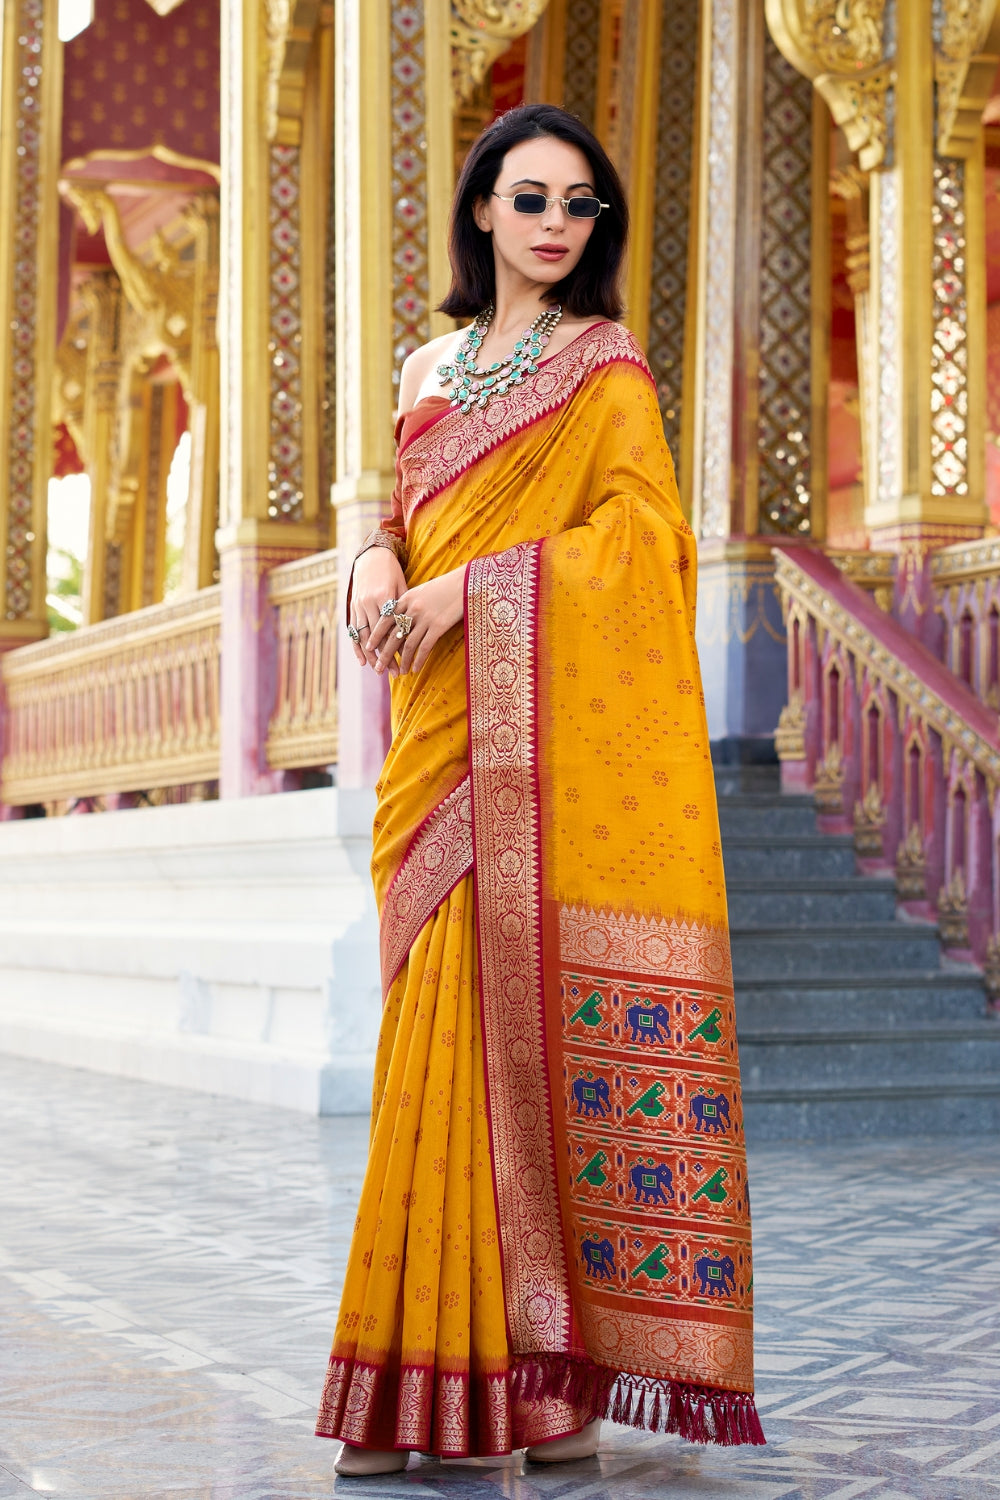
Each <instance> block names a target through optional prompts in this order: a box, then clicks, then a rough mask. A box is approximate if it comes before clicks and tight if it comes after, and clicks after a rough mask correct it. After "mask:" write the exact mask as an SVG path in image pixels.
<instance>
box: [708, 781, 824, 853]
mask: <svg viewBox="0 0 1000 1500" xmlns="http://www.w3.org/2000/svg"><path fill="white" fill-rule="evenodd" d="M719 826H720V827H721V829H722V838H723V842H725V840H726V839H727V838H730V837H736V838H764V839H770V838H771V837H772V836H773V835H774V834H776V833H777V834H786V835H788V834H800V835H805V836H808V835H809V834H815V833H816V831H817V830H816V804H815V802H814V801H813V799H812V798H811V797H783V796H781V795H780V793H779V794H778V795H777V796H764V797H755V796H731V797H720V798H719Z"/></svg>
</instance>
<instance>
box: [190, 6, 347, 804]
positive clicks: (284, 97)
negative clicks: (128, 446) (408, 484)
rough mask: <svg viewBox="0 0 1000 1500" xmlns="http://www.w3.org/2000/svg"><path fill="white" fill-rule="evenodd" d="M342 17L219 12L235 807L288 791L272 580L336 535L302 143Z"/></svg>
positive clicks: (228, 741)
mask: <svg viewBox="0 0 1000 1500" xmlns="http://www.w3.org/2000/svg"><path fill="white" fill-rule="evenodd" d="M330 19H332V18H331V17H329V15H328V13H327V12H326V11H325V10H324V8H323V7H322V6H321V4H320V0H223V3H222V9H221V23H222V98H221V113H222V163H221V165H222V182H221V231H220V277H219V307H218V337H219V349H220V389H221V409H222V414H223V415H222V425H221V443H220V450H221V451H220V497H219V511H220V527H219V532H218V536H217V544H218V548H219V564H220V574H221V584H222V600H223V604H222V611H223V621H222V655H223V672H222V693H223V701H222V746H221V750H222V754H221V762H222V764H221V777H220V794H221V795H222V796H224V797H232V796H246V795H249V794H253V793H256V792H265V791H271V790H275V789H277V788H279V787H281V786H283V785H286V784H287V781H286V778H285V775H284V773H280V772H273V771H271V770H270V769H269V767H268V765H267V760H266V738H267V720H268V716H269V714H270V711H271V708H272V702H271V697H272V692H273V680H274V671H275V652H276V641H275V636H274V629H273V612H272V610H271V608H270V606H269V604H268V602H267V597H266V577H267V573H268V572H269V571H270V569H271V568H272V567H274V566H275V565H276V564H278V563H280V562H284V561H288V560H290V559H291V558H294V557H297V556H300V555H301V554H302V553H304V552H311V551H315V550H318V549H319V548H320V547H323V546H325V545H326V543H327V541H328V537H329V528H328V522H327V519H326V512H325V507H324V505H323V502H322V499H321V496H320V494H319V447H318V444H319V432H320V410H321V405H320V403H321V390H322V384H321V380H320V371H319V370H318V369H317V368H316V366H317V364H318V361H317V360H316V359H315V358H314V357H313V346H311V345H310V344H309V343H308V340H307V339H306V337H305V332H304V331H305V329H306V327H307V325H308V327H309V328H310V329H311V328H312V326H313V324H312V320H313V319H315V320H316V321H317V322H318V323H321V322H322V316H323V313H322V305H320V306H315V307H314V306H310V305H309V298H308V291H307V289H308V288H309V287H310V286H314V285H315V278H310V277H309V276H308V274H307V272H304V256H305V255H306V254H307V252H306V251H305V248H304V246H303V237H302V229H303V193H304V192H305V191H308V185H307V184H305V183H304V182H303V177H302V157H301V143H302V113H303V108H304V105H305V98H306V75H307V71H308V63H309V57H310V53H311V51H312V49H313V47H314V46H315V44H316V28H317V26H319V25H322V24H327V23H328V22H329V20H330ZM319 190H320V191H322V188H320V189H319ZM317 253H320V251H319V249H318V247H317Z"/></svg>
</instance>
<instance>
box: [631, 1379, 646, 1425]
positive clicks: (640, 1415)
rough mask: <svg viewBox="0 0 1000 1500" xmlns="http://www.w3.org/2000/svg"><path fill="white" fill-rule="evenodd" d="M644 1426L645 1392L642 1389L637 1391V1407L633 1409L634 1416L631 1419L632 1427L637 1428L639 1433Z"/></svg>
mask: <svg viewBox="0 0 1000 1500" xmlns="http://www.w3.org/2000/svg"><path fill="white" fill-rule="evenodd" d="M645 1425H646V1392H645V1390H644V1389H641V1390H640V1391H639V1405H638V1406H637V1407H636V1409H635V1416H634V1417H633V1418H632V1426H633V1427H637V1428H638V1429H639V1430H640V1431H641V1430H642V1428H644V1427H645Z"/></svg>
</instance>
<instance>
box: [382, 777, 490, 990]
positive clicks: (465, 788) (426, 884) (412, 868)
mask: <svg viewBox="0 0 1000 1500" xmlns="http://www.w3.org/2000/svg"><path fill="white" fill-rule="evenodd" d="M471 868H472V788H471V786H470V783H469V778H468V776H463V777H462V780H461V781H460V782H459V783H458V786H456V787H455V788H454V789H453V790H452V791H450V792H449V793H448V795H447V797H445V798H444V800H443V801H442V802H440V803H439V804H438V806H437V807H436V808H435V809H434V811H433V812H432V813H430V814H428V816H427V817H426V818H425V819H424V821H423V822H422V823H421V824H420V826H419V828H418V829H417V831H416V833H415V834H414V836H413V838H412V839H411V841H410V845H409V848H408V849H407V851H406V853H405V854H404V856H403V860H402V863H401V864H400V866H399V869H398V870H397V871H396V873H395V875H394V876H393V877H392V881H391V882H390V885H389V889H388V890H387V891H386V894H385V901H384V902H383V904H382V913H381V918H380V922H379V946H380V957H381V966H382V993H383V995H386V994H387V993H388V991H389V986H390V985H391V984H392V982H393V980H394V979H395V978H396V975H397V974H398V973H399V971H400V969H401V968H402V967H403V964H404V963H405V962H406V959H407V957H408V955H409V953H410V950H411V948H412V947H413V944H414V943H415V942H416V940H417V938H418V937H419V935H420V932H421V930H422V929H423V927H424V926H425V924H426V923H427V922H428V921H429V920H430V918H431V917H432V916H433V915H434V912H435V911H436V910H437V908H438V907H439V906H440V905H441V903H442V901H444V900H445V898H446V897H447V896H448V895H450V893H451V892H452V891H453V890H454V889H455V886H456V885H457V884H458V882H459V881H460V880H461V879H462V877H463V876H465V875H468V873H469V871H470V870H471Z"/></svg>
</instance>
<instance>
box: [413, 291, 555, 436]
mask: <svg viewBox="0 0 1000 1500" xmlns="http://www.w3.org/2000/svg"><path fill="white" fill-rule="evenodd" d="M494 312H495V309H494V307H493V305H492V303H491V304H490V306H489V307H487V308H484V310H483V311H482V312H481V313H480V314H479V316H478V317H477V319H476V321H475V322H474V323H473V325H472V327H471V328H470V329H469V332H468V333H467V335H466V336H465V338H464V339H463V341H462V343H461V345H460V346H459V348H458V351H457V353H456V355H455V358H454V360H453V361H452V362H451V363H450V364H442V365H438V367H437V373H438V375H439V376H440V377H441V385H442V387H444V386H451V404H452V406H455V407H458V409H459V411H461V412H463V413H464V412H469V411H471V410H472V408H473V407H474V406H475V407H477V408H478V409H480V410H481V409H483V408H484V407H486V406H488V405H489V403H490V401H491V400H492V399H493V397H494V396H506V395H507V393H508V391H509V390H510V389H511V388H512V387H513V386H516V385H521V384H522V383H523V381H524V379H525V377H526V376H528V375H535V374H537V373H538V359H539V358H540V356H541V353H542V350H543V349H544V348H545V345H546V344H547V343H548V342H549V339H550V338H551V336H552V331H553V329H554V328H555V326H556V324H557V323H558V322H559V319H560V318H561V317H562V308H561V307H560V306H558V305H557V306H556V307H549V308H546V309H545V311H544V312H541V313H539V314H538V317H537V318H535V320H534V322H533V323H532V324H531V325H530V327H528V328H526V329H525V330H524V332H523V333H522V335H521V337H520V338H519V339H518V340H517V342H516V343H515V345H514V348H513V349H512V350H511V352H510V354H507V355H505V356H504V357H503V358H502V359H497V360H494V361H493V363H492V364H491V365H488V366H484V367H483V368H480V367H479V366H478V365H477V364H476V357H477V355H478V353H479V350H480V349H481V348H482V345H483V343H484V341H485V339H486V335H487V334H488V332H489V329H490V324H491V323H492V321H493V316H494Z"/></svg>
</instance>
